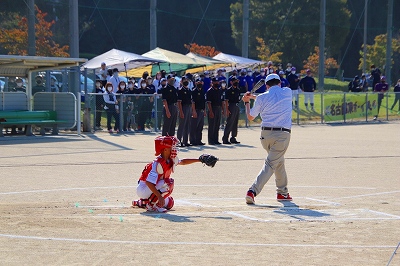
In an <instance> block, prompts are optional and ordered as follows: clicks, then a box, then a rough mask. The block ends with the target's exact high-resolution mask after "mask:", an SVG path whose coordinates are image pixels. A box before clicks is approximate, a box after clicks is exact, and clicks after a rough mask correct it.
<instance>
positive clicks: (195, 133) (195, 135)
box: [189, 78, 206, 146]
mask: <svg viewBox="0 0 400 266" xmlns="http://www.w3.org/2000/svg"><path fill="white" fill-rule="evenodd" d="M195 84H196V87H195V88H194V89H193V91H192V118H191V121H190V136H189V139H190V144H192V145H193V146H201V145H204V144H205V143H203V142H202V138H203V127H204V116H205V109H206V99H205V93H204V90H203V80H202V79H201V78H197V79H196V80H195Z"/></svg>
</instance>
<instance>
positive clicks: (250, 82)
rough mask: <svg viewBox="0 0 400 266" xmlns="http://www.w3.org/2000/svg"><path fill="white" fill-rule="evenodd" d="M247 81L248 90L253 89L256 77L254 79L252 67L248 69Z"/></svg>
mask: <svg viewBox="0 0 400 266" xmlns="http://www.w3.org/2000/svg"><path fill="white" fill-rule="evenodd" d="M246 83H247V91H251V90H252V89H253V84H254V79H253V72H252V71H251V69H250V68H249V69H247V75H246Z"/></svg>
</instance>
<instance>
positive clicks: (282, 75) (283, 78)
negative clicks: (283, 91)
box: [279, 70, 289, 88]
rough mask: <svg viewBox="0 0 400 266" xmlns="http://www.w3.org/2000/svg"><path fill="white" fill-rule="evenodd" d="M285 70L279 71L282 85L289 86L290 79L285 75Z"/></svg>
mask: <svg viewBox="0 0 400 266" xmlns="http://www.w3.org/2000/svg"><path fill="white" fill-rule="evenodd" d="M284 75H285V72H283V70H281V71H279V77H280V78H281V87H282V88H283V87H289V81H288V80H287V79H285V77H284Z"/></svg>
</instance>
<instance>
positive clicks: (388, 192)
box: [334, 190, 400, 200]
mask: <svg viewBox="0 0 400 266" xmlns="http://www.w3.org/2000/svg"><path fill="white" fill-rule="evenodd" d="M395 193H400V190H395V191H386V192H378V193H370V194H361V195H353V196H346V197H339V198H334V199H335V200H338V199H353V198H360V197H370V196H380V195H387V194H395Z"/></svg>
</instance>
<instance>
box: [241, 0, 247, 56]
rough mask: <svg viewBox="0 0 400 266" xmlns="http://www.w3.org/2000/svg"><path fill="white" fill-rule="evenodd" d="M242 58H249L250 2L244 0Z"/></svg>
mask: <svg viewBox="0 0 400 266" xmlns="http://www.w3.org/2000/svg"><path fill="white" fill-rule="evenodd" d="M242 57H246V58H248V57H249V0H243V31H242Z"/></svg>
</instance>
